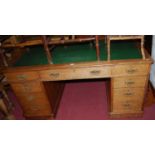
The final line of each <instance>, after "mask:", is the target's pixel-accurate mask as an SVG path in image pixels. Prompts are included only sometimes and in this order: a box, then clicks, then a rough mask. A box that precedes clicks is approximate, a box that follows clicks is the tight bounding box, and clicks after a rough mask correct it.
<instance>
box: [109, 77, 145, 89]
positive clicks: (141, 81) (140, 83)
mask: <svg viewBox="0 0 155 155" xmlns="http://www.w3.org/2000/svg"><path fill="white" fill-rule="evenodd" d="M146 82H147V76H130V77H128V76H126V77H118V78H112V83H113V84H112V85H113V89H115V88H139V87H142V88H144V87H145V84H146Z"/></svg>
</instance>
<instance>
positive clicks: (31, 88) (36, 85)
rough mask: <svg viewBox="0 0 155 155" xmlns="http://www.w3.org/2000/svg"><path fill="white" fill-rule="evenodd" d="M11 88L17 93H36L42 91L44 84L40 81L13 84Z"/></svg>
mask: <svg viewBox="0 0 155 155" xmlns="http://www.w3.org/2000/svg"><path fill="white" fill-rule="evenodd" d="M11 87H12V88H13V90H14V91H15V92H16V93H29V92H32V93H35V92H41V91H42V84H41V83H40V82H38V81H33V82H23V83H12V84H11Z"/></svg>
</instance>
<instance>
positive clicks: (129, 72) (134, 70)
mask: <svg viewBox="0 0 155 155" xmlns="http://www.w3.org/2000/svg"><path fill="white" fill-rule="evenodd" d="M126 72H127V73H128V74H133V73H135V72H137V69H128V70H127V71H126Z"/></svg>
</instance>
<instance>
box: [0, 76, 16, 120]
mask: <svg viewBox="0 0 155 155" xmlns="http://www.w3.org/2000/svg"><path fill="white" fill-rule="evenodd" d="M3 78H4V76H3V74H0V113H1V115H2V116H3V117H2V118H1V119H15V117H14V116H13V114H12V108H13V105H12V103H11V101H10V99H9V97H8V95H7V92H6V85H7V83H6V82H5V81H3Z"/></svg>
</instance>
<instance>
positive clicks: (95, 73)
mask: <svg viewBox="0 0 155 155" xmlns="http://www.w3.org/2000/svg"><path fill="white" fill-rule="evenodd" d="M100 73H101V71H100V70H93V71H90V74H93V75H98V74H100Z"/></svg>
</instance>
